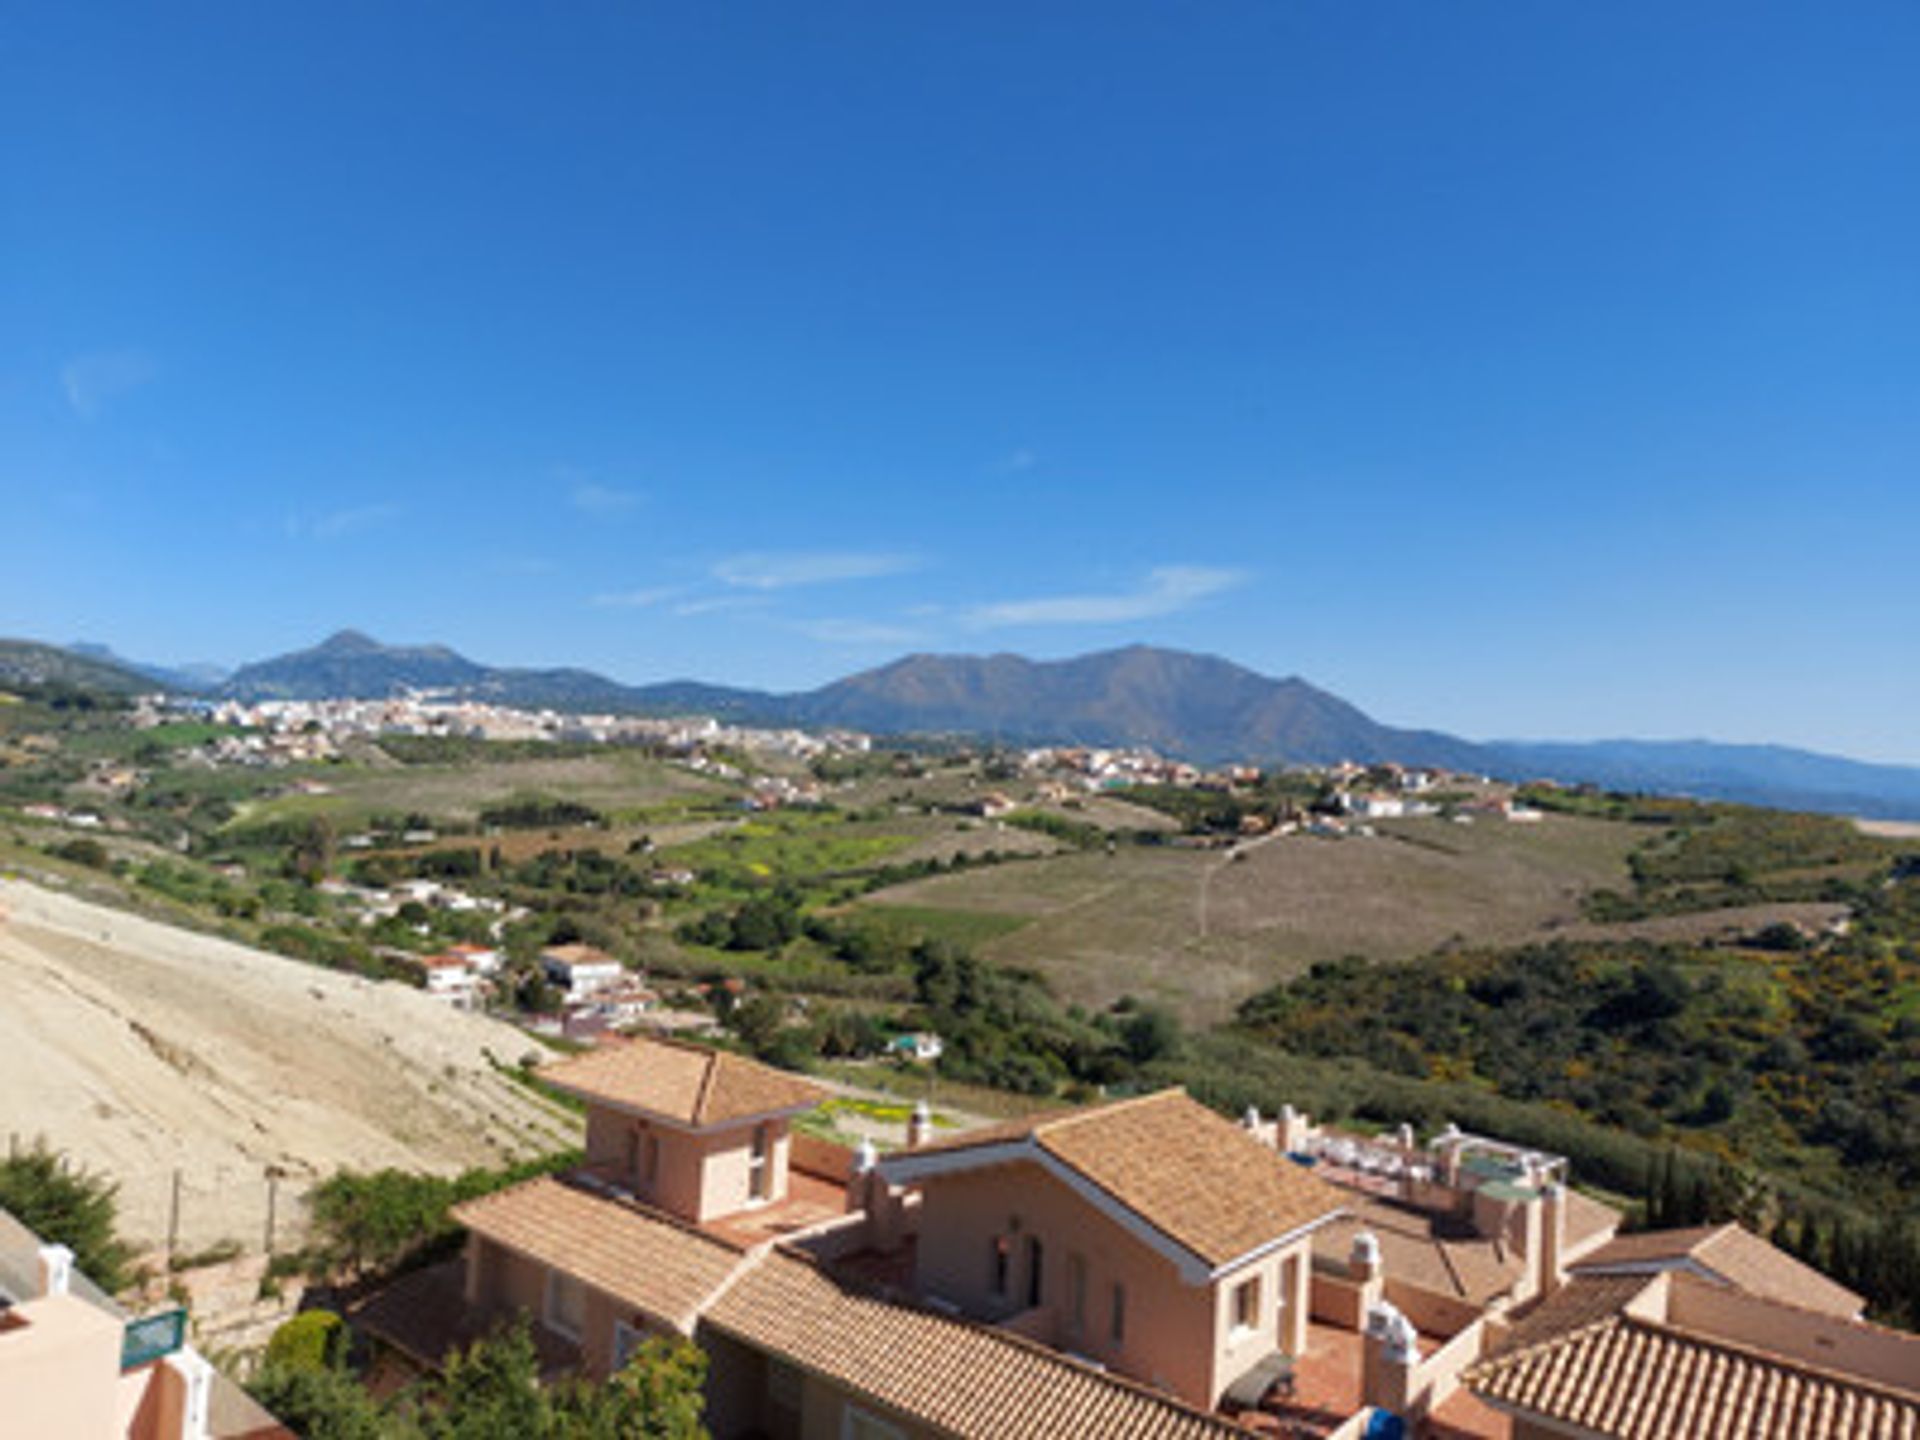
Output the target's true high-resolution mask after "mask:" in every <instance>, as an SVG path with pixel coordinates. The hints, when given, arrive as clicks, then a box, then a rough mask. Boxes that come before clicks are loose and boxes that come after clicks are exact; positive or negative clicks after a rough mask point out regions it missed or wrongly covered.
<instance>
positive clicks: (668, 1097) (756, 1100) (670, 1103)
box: [540, 1038, 831, 1128]
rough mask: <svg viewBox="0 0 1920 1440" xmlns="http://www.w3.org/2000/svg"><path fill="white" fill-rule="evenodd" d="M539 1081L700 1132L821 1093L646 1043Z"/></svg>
mask: <svg viewBox="0 0 1920 1440" xmlns="http://www.w3.org/2000/svg"><path fill="white" fill-rule="evenodd" d="M540 1075H541V1078H542V1079H544V1080H546V1081H548V1082H550V1083H551V1084H553V1085H555V1086H558V1087H559V1088H560V1089H562V1090H566V1091H568V1092H570V1093H572V1094H575V1095H578V1096H580V1097H581V1098H582V1099H583V1100H588V1101H593V1100H601V1101H605V1102H607V1103H609V1104H613V1105H618V1106H621V1107H623V1108H625V1109H630V1110H640V1111H644V1112H645V1113H647V1114H649V1115H656V1116H659V1117H660V1118H661V1119H664V1120H671V1121H673V1122H674V1123H675V1124H679V1125H691V1126H694V1127H695V1128H703V1127H705V1126H708V1125H721V1124H726V1123H728V1122H732V1121H741V1120H750V1119H752V1118H754V1117H755V1116H758V1115H772V1114H777V1113H779V1112H781V1111H783V1110H794V1109H802V1108H805V1107H807V1106H811V1105H817V1104H819V1103H820V1102H821V1101H822V1100H825V1099H826V1098H827V1097H828V1095H829V1094H830V1093H831V1092H829V1091H828V1090H827V1089H826V1088H825V1087H824V1086H821V1085H816V1084H815V1083H814V1082H813V1081H811V1080H808V1079H805V1078H804V1077H802V1076H799V1075H791V1074H788V1073H787V1072H786V1071H784V1070H775V1069H774V1068H773V1067H772V1066H770V1065H762V1064H760V1063H759V1062H758V1061H755V1060H749V1059H747V1058H746V1057H745V1056H742V1055H735V1054H733V1053H731V1052H730V1051H726V1050H712V1049H709V1048H707V1047H706V1046H704V1045H694V1044H690V1043H688V1042H687V1041H684V1040H665V1039H655V1038H645V1039H636V1040H630V1041H628V1042H627V1043H626V1044H624V1045H606V1046H602V1047H600V1048H598V1049H595V1050H591V1051H589V1052H587V1053H586V1054H583V1055H575V1056H572V1057H570V1058H569V1059H566V1060H562V1061H559V1062H557V1063H555V1064H552V1065H548V1066H546V1067H545V1068H544V1069H542V1070H541V1072H540Z"/></svg>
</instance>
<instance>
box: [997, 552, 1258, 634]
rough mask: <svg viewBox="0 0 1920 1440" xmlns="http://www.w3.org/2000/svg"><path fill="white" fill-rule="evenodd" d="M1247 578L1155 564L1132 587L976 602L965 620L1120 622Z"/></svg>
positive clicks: (1171, 608)
mask: <svg viewBox="0 0 1920 1440" xmlns="http://www.w3.org/2000/svg"><path fill="white" fill-rule="evenodd" d="M1246 580H1247V575H1246V572H1245V571H1242V570H1228V569H1223V568H1220V567H1218V566H1211V565H1161V566H1158V567H1156V568H1155V569H1152V570H1149V571H1148V572H1147V575H1146V579H1145V581H1144V582H1143V583H1142V584H1140V585H1138V586H1136V587H1135V588H1134V589H1132V590H1125V591H1120V592H1118V593H1114V594H1106V595H1053V596H1047V597H1044V598H1037V599H1032V600H1001V601H998V602H995V603H993V604H989V605H976V606H975V607H974V608H973V609H972V610H970V611H968V612H967V614H966V617H965V623H966V624H967V625H968V626H969V627H970V628H972V629H976V630H997V629H1001V628H1003V627H1007V626H1015V625H1118V624H1123V623H1125V622H1127V621H1129V620H1150V619H1153V618H1155V617H1156V616H1160V615H1172V614H1174V613H1175V612H1177V611H1180V610H1185V609H1186V608H1188V607H1189V606H1191V605H1194V604H1196V603H1198V602H1199V601H1201V600H1204V599H1206V598H1207V597H1208V596H1210V595H1218V594H1219V593H1220V592H1221V591H1223V590H1231V589H1232V588H1233V587H1234V586H1236V585H1241V584H1244V583H1245V582H1246Z"/></svg>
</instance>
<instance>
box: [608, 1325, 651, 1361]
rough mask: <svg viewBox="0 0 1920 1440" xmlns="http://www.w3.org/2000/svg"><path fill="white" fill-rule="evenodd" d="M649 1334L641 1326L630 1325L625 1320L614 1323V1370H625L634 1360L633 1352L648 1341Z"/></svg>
mask: <svg viewBox="0 0 1920 1440" xmlns="http://www.w3.org/2000/svg"><path fill="white" fill-rule="evenodd" d="M646 1338H647V1332H646V1330H645V1329H644V1328H642V1327H641V1326H639V1325H629V1324H628V1323H627V1322H626V1321H625V1320H616V1321H614V1322H613V1368H614V1369H615V1370H624V1369H626V1368H627V1362H628V1361H629V1360H631V1359H633V1352H634V1351H636V1350H638V1349H639V1348H640V1346H641V1344H642V1343H643V1342H644V1341H645V1340H646Z"/></svg>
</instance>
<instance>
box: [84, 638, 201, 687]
mask: <svg viewBox="0 0 1920 1440" xmlns="http://www.w3.org/2000/svg"><path fill="white" fill-rule="evenodd" d="M66 649H67V653H68V654H69V655H82V656H85V657H86V658H87V659H89V660H99V661H102V662H103V663H105V664H108V665H117V666H119V667H120V668H121V669H122V670H131V671H132V672H133V673H134V674H136V675H144V676H146V678H147V679H149V680H152V681H153V682H155V683H156V684H158V685H162V686H164V687H166V688H167V689H169V690H186V691H194V690H211V689H213V688H214V687H215V686H216V685H218V684H220V682H221V681H223V680H225V679H226V678H227V673H228V672H227V671H226V670H224V669H223V668H221V667H220V666H218V665H208V664H199V663H189V664H185V665H155V664H153V663H152V662H151V661H146V660H129V659H127V657H126V656H124V655H119V654H116V653H114V651H112V650H110V649H109V648H108V647H106V646H105V645H101V644H97V643H95V642H93V641H89V640H76V641H74V642H73V643H72V644H71V645H69V646H67V647H66Z"/></svg>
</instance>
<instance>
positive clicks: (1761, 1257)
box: [1570, 1224, 1867, 1317]
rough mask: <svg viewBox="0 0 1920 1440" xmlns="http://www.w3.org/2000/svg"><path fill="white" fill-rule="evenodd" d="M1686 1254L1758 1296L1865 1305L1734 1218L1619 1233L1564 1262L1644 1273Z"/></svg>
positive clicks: (1829, 1305)
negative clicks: (1730, 1221) (1729, 1221)
mask: <svg viewBox="0 0 1920 1440" xmlns="http://www.w3.org/2000/svg"><path fill="white" fill-rule="evenodd" d="M1689 1260H1690V1261H1692V1262H1693V1263H1694V1264H1696V1265H1698V1266H1700V1267H1701V1268H1703V1269H1705V1270H1710V1271H1712V1272H1713V1274H1714V1275H1716V1276H1718V1277H1719V1278H1720V1279H1722V1280H1723V1281H1725V1282H1726V1283H1727V1284H1729V1285H1731V1286H1733V1287H1734V1288H1735V1289H1736V1290H1741V1291H1744V1292H1746V1293H1747V1294H1749V1295H1758V1296H1760V1297H1762V1298H1763V1299H1768V1300H1784V1301H1785V1302H1786V1303H1787V1304H1789V1305H1799V1306H1802V1307H1803V1308H1805V1309H1808V1310H1818V1311H1821V1312H1822V1313H1824V1314H1828V1315H1839V1316H1842V1317H1852V1316H1856V1315H1859V1314H1860V1313H1861V1312H1863V1311H1864V1310H1865V1309H1866V1307H1867V1302H1866V1299H1865V1298H1864V1297H1863V1296H1860V1295H1856V1294H1854V1292H1853V1291H1851V1290H1849V1289H1847V1287H1846V1286H1844V1285H1841V1284H1839V1283H1837V1282H1835V1281H1833V1280H1829V1279H1828V1278H1827V1277H1826V1276H1825V1275H1822V1274H1821V1273H1820V1272H1819V1271H1818V1270H1815V1269H1814V1268H1813V1267H1812V1266H1811V1265H1808V1264H1806V1263H1804V1262H1802V1261H1800V1260H1796V1259H1794V1258H1793V1256H1791V1255H1789V1254H1787V1253H1786V1251H1784V1250H1781V1249H1779V1248H1777V1247H1775V1246H1773V1245H1770V1244H1768V1243H1767V1242H1766V1241H1765V1240H1762V1239H1761V1238H1760V1237H1759V1236H1758V1235H1755V1234H1753V1233H1752V1232H1751V1231H1749V1230H1746V1229H1744V1228H1742V1227H1741V1226H1739V1225H1734V1224H1727V1225H1702V1226H1697V1227H1695V1228H1693V1229H1690V1230H1649V1231H1646V1232H1644V1233H1643V1234H1639V1235H1622V1236H1620V1237H1619V1238H1617V1239H1615V1240H1611V1241H1609V1242H1608V1243H1607V1244H1605V1245H1602V1246H1601V1247H1600V1248H1599V1249H1597V1250H1594V1251H1592V1252H1591V1253H1590V1254H1586V1255H1583V1256H1581V1257H1580V1258H1579V1259H1578V1260H1576V1261H1574V1263H1573V1265H1572V1266H1571V1267H1570V1268H1571V1269H1573V1270H1574V1271H1575V1272H1579V1271H1583V1270H1585V1271H1596V1270H1631V1271H1634V1272H1637V1273H1641V1274H1646V1273H1651V1272H1652V1271H1655V1270H1659V1269H1665V1268H1672V1267H1673V1266H1675V1265H1677V1264H1679V1263H1681V1262H1683V1261H1689Z"/></svg>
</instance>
